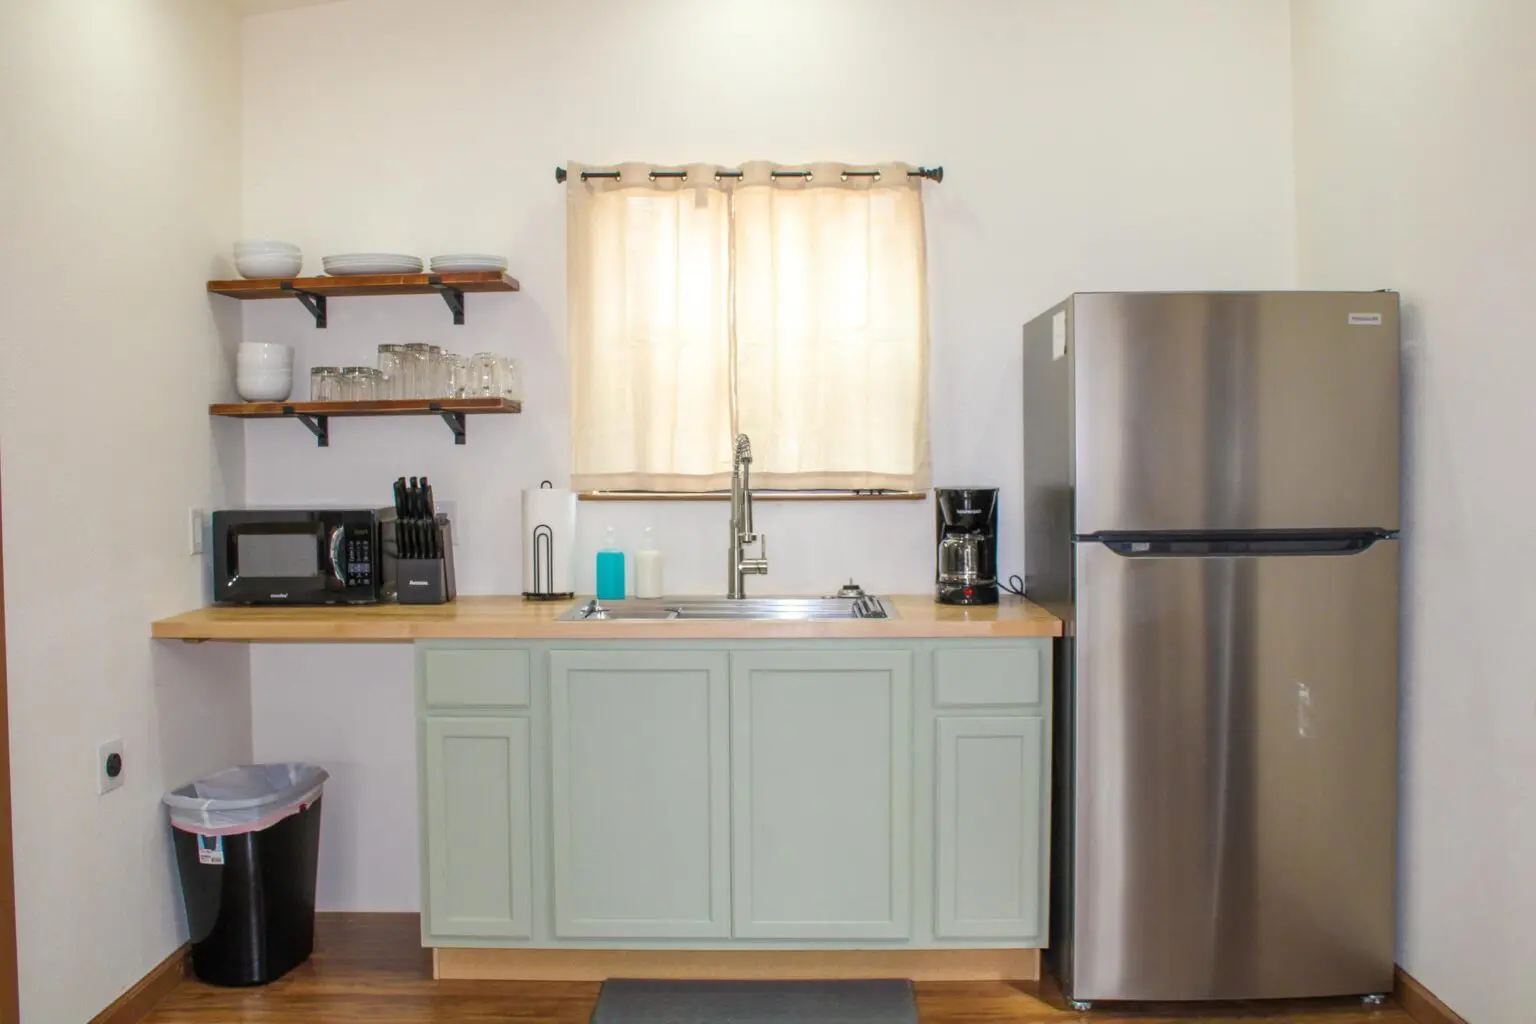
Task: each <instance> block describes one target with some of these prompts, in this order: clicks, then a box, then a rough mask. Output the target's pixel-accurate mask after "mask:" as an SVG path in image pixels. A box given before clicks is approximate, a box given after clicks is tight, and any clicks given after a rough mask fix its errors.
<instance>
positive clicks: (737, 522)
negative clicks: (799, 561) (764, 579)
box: [725, 434, 768, 598]
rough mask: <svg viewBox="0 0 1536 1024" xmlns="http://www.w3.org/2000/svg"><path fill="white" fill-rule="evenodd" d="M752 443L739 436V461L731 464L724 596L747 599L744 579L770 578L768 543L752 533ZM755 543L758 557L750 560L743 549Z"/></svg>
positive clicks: (737, 455)
mask: <svg viewBox="0 0 1536 1024" xmlns="http://www.w3.org/2000/svg"><path fill="white" fill-rule="evenodd" d="M751 480H752V441H751V439H750V438H748V437H747V435H746V434H737V435H736V457H735V459H734V460H733V461H732V463H731V568H730V576H729V580H728V583H727V586H726V591H725V596H726V597H734V598H742V597H746V596H747V595H746V588H745V587H744V586H743V580H742V577H744V576H746V575H747V574H748V573H753V574H756V575H758V576H766V575H768V542H767V541H766V540H764V539H763V535H762V534H760V533H753V532H752V483H751ZM752 543H756V544H757V545H758V548H757V557H756V558H747V557H746V555H745V553H744V549H745V548H746V546H747V545H748V544H752Z"/></svg>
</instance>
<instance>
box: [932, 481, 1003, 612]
mask: <svg viewBox="0 0 1536 1024" xmlns="http://www.w3.org/2000/svg"><path fill="white" fill-rule="evenodd" d="M933 497H934V525H935V527H936V529H937V533H938V546H939V550H938V571H937V572H936V574H935V579H936V582H937V584H938V594H937V600H938V602H939V603H940V604H997V488H996V487H935V488H934V489H933Z"/></svg>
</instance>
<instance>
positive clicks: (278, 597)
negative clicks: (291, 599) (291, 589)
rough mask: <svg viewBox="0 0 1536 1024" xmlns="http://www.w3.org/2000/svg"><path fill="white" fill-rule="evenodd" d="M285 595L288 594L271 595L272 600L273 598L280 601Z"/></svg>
mask: <svg viewBox="0 0 1536 1024" xmlns="http://www.w3.org/2000/svg"><path fill="white" fill-rule="evenodd" d="M287 596H288V595H287V594H273V595H272V600H274V601H281V600H282V599H283V598H285V597H287Z"/></svg>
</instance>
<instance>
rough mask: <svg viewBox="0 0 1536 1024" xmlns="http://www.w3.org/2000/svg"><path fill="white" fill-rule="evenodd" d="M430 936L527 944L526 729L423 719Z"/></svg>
mask: <svg viewBox="0 0 1536 1024" xmlns="http://www.w3.org/2000/svg"><path fill="white" fill-rule="evenodd" d="M424 729H425V752H424V760H425V769H426V805H427V931H428V933H429V934H431V935H436V936H445V937H453V936H461V937H476V938H485V937H494V938H507V939H526V938H529V937H530V935H531V934H532V933H531V928H532V923H533V914H532V912H531V906H530V899H531V895H532V892H533V881H532V872H531V867H532V860H533V842H532V838H531V833H530V815H529V782H528V772H529V767H530V758H529V746H528V720H527V719H525V718H439V717H428V718H427V720H426V724H425V726H424Z"/></svg>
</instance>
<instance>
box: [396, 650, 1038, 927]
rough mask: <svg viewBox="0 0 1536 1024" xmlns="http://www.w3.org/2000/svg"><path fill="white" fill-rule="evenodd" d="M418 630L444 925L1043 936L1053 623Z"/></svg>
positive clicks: (431, 901) (422, 749)
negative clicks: (518, 632)
mask: <svg viewBox="0 0 1536 1024" xmlns="http://www.w3.org/2000/svg"><path fill="white" fill-rule="evenodd" d="M417 650H418V659H417V665H418V674H419V678H418V688H417V710H418V714H419V728H418V738H419V748H418V752H419V763H420V765H421V816H422V933H423V941H424V942H425V944H427V945H432V946H448V945H460V946H518V947H530V948H588V949H591V948H609V949H612V948H632V949H644V948H650V949H668V948H670V949H727V948H744V949H751V948H757V949H769V948H780V949H784V948H788V949H837V948H842V949H847V948H855V949H859V948H863V949H868V948H882V949H900V948H910V949H925V948H965V947H997V946H1011V947H1026V948H1027V947H1038V946H1043V945H1044V944H1045V940H1046V935H1047V934H1048V929H1049V920H1048V917H1049V915H1048V907H1049V901H1048V899H1047V896H1046V892H1047V883H1048V873H1049V861H1050V858H1049V841H1050V837H1049V824H1048V823H1049V818H1050V768H1049V766H1050V757H1051V749H1050V748H1051V732H1050V721H1051V710H1050V706H1051V677H1050V672H1051V659H1050V641H1048V640H1032V639H1018V640H1004V639H995V640H994V639H976V640H937V639H933V640H926V639H899V638H891V639H888V640H882V639H873V638H872V639H868V640H759V641H704V640H700V641H682V640H678V641H665V640H661V641H623V640H551V641H423V642H422V643H420V644H418V646H417Z"/></svg>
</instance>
